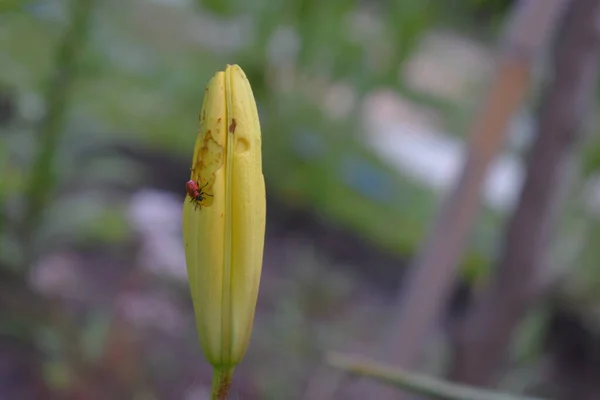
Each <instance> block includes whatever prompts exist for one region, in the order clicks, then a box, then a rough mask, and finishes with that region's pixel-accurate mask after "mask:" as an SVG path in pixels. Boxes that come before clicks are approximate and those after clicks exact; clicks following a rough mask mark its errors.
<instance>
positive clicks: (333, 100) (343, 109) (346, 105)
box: [323, 83, 356, 121]
mask: <svg viewBox="0 0 600 400" xmlns="http://www.w3.org/2000/svg"><path fill="white" fill-rule="evenodd" d="M323 103H324V104H323V106H324V107H325V110H326V113H327V115H329V117H331V118H332V119H334V120H338V121H339V120H344V119H346V118H348V117H349V116H350V113H352V111H354V108H355V106H356V92H355V91H354V89H353V88H352V86H351V85H349V84H345V83H338V84H335V85H332V86H329V87H328V89H327V91H326V92H325V97H324V99H323Z"/></svg>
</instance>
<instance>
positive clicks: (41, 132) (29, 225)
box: [22, 0, 94, 247]
mask: <svg viewBox="0 0 600 400" xmlns="http://www.w3.org/2000/svg"><path fill="white" fill-rule="evenodd" d="M93 3H94V0H72V1H71V12H70V15H71V17H70V24H69V25H70V26H68V27H67V29H66V33H65V36H64V39H63V40H62V42H61V43H60V44H59V45H58V48H57V51H56V56H55V59H56V62H55V66H56V68H55V71H56V72H55V75H54V76H53V77H52V78H51V80H50V82H49V83H48V86H47V87H46V90H45V94H44V103H45V104H46V107H47V108H46V112H45V114H44V117H43V118H42V119H41V121H40V124H39V129H38V132H37V133H38V141H39V145H38V151H37V154H36V156H35V159H34V161H33V166H32V169H31V175H30V178H29V181H28V182H27V187H26V190H25V196H26V199H27V208H26V211H25V214H24V221H23V222H24V223H23V225H22V226H23V233H24V235H25V236H26V240H25V245H26V246H27V247H29V246H28V245H29V243H28V242H29V241H30V240H31V239H30V238H29V236H30V235H31V234H32V232H34V231H35V229H36V227H37V226H38V224H39V220H40V218H41V216H42V211H43V209H44V207H45V206H46V204H47V203H48V200H49V198H50V196H52V192H53V188H54V186H55V181H56V176H55V171H54V160H55V156H56V149H57V148H58V143H59V141H60V137H61V134H62V133H63V131H64V125H65V118H66V115H67V111H68V100H69V95H70V92H71V86H72V84H73V81H74V80H75V75H76V70H77V65H76V64H77V55H78V53H79V52H80V51H81V48H82V47H83V45H84V42H85V40H86V37H87V33H88V31H89V26H90V19H91V14H92V8H93V7H92V5H93Z"/></svg>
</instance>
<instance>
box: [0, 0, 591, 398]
mask: <svg viewBox="0 0 600 400" xmlns="http://www.w3.org/2000/svg"><path fill="white" fill-rule="evenodd" d="M512 3H513V2H512V1H500V0H498V1H494V0H489V1H486V0H462V1H459V0H451V1H443V2H441V1H429V0H405V1H390V0H367V1H360V2H359V1H351V0H329V1H323V2H317V1H313V0H290V1H283V0H276V1H265V0H252V1H243V0H210V1H194V0H171V1H168V0H147V1H142V0H121V1H116V0H103V1H99V0H98V1H92V0H82V1H66V0H62V1H61V0H48V1H25V0H4V1H0V140H1V142H0V206H1V207H0V213H1V214H0V267H1V269H0V270H1V272H0V277H1V278H0V282H2V287H1V288H0V293H1V294H0V296H1V297H0V312H1V314H0V358H2V359H3V360H5V362H4V361H3V362H2V363H0V398H2V399H5V398H6V399H46V398H69V399H121V398H123V399H134V398H135V399H138V398H139V399H152V398H155V399H167V398H168V399H202V398H206V397H205V396H206V391H207V390H208V387H209V383H210V374H209V372H210V369H209V368H208V366H207V365H205V362H204V360H203V358H202V355H201V353H200V349H199V345H198V343H197V338H196V332H195V328H194V324H193V320H192V318H193V313H192V312H191V301H190V298H189V291H188V290H189V289H188V287H187V282H186V275H185V265H184V264H183V258H182V257H183V256H182V251H181V250H182V249H181V243H180V242H181V238H180V236H181V232H180V218H181V216H180V207H181V204H182V202H183V200H184V195H185V192H184V185H185V182H186V180H187V179H189V178H188V175H189V163H190V160H191V156H192V150H193V145H194V142H195V140H196V133H197V130H198V116H197V114H198V112H199V109H200V106H201V102H202V98H203V95H204V87H205V85H206V82H207V81H208V79H209V78H210V77H211V76H212V75H213V74H214V72H215V71H217V70H219V69H223V68H224V66H225V64H227V63H229V64H234V63H235V64H239V65H240V66H241V67H242V68H243V69H244V71H245V72H246V74H247V76H248V78H249V80H250V82H251V84H252V88H253V90H254V94H255V97H256V100H257V103H258V107H259V112H260V117H261V126H262V131H263V146H264V147H263V157H264V161H263V162H264V166H263V168H264V173H265V179H266V183H267V196H268V225H267V243H266V249H265V251H266V252H265V265H264V278H263V281H262V282H263V283H262V286H261V293H260V299H259V308H258V311H257V317H256V318H257V319H256V323H255V331H254V334H253V340H252V342H251V345H250V349H249V353H248V356H247V358H246V359H245V360H244V362H243V363H242V364H241V365H240V367H239V368H238V372H236V376H235V378H234V386H233V393H234V397H233V398H240V399H300V398H310V397H307V396H308V395H307V393H309V392H310V388H311V387H312V384H313V381H314V379H315V374H318V371H319V368H320V367H319V366H320V365H321V358H322V352H323V351H324V350H329V349H342V350H343V349H349V348H361V349H368V348H369V347H370V346H373V345H374V341H376V340H377V335H378V334H379V331H380V330H381V329H382V328H381V327H382V325H381V324H382V323H383V322H384V321H386V318H387V317H386V315H387V314H388V313H389V312H390V309H392V308H393V305H394V303H393V299H394V295H395V292H396V289H397V287H398V284H399V282H400V279H401V277H402V272H403V270H404V266H405V265H406V263H407V261H408V260H410V258H411V257H412V256H413V255H414V254H415V252H416V251H417V250H418V248H419V246H420V244H421V242H422V240H423V239H424V236H425V234H426V232H427V229H428V228H429V227H430V226H431V223H432V221H433V218H434V216H435V215H436V210H437V207H438V206H439V203H440V199H441V198H440V193H441V192H440V191H439V190H434V188H432V186H431V185H430V184H428V183H427V179H422V180H419V179H415V178H414V175H413V176H411V175H410V174H407V173H403V172H402V171H401V170H399V168H398V167H397V166H396V165H394V164H393V163H390V161H389V159H388V158H386V157H384V156H382V154H381V153H380V152H379V151H377V148H376V147H373V146H372V145H369V141H370V137H371V136H372V135H373V132H372V131H373V130H374V129H375V128H374V126H377V124H374V123H370V122H369V121H373V120H376V121H377V122H379V123H380V124H382V125H384V126H385V125H390V126H391V125H392V124H396V123H397V124H402V123H403V122H405V121H404V120H403V118H404V119H407V120H409V122H410V123H409V124H408V125H402V126H404V128H403V129H410V127H411V126H414V124H417V128H416V129H417V130H423V129H428V127H431V126H433V127H435V128H434V130H436V131H437V132H443V133H444V134H443V136H444V137H446V138H449V140H452V141H454V142H453V143H457V144H458V145H459V146H460V145H462V144H461V143H463V141H464V137H465V135H466V130H467V128H468V126H469V123H470V121H471V120H472V118H473V116H474V113H475V111H476V107H477V106H478V104H479V103H480V102H481V99H482V96H483V95H484V94H485V88H486V85H487V82H488V80H489V77H490V71H491V70H492V68H490V66H492V67H493V62H494V52H495V51H496V42H497V39H498V35H499V33H500V29H501V28H502V26H503V23H504V22H505V20H506V16H507V12H508V10H509V9H510V6H511V5H512ZM470 54H475V55H477V57H475V56H473V57H472V58H473V60H471V59H470V58H469V57H470V56H469V55H470ZM451 57H455V58H457V59H459V60H462V61H464V62H465V63H467V64H465V65H467V66H468V68H467V67H460V65H462V64H459V67H455V69H458V70H459V72H460V70H461V68H462V69H464V70H463V71H462V72H463V75H453V74H455V73H456V72H455V71H449V70H446V69H444V68H445V67H446V66H447V65H450V64H451V62H450V61H451V60H450V58H451ZM475 58H478V59H481V60H483V61H481V60H480V62H478V61H477V60H475ZM465 60H466V61H465ZM468 61H472V63H468ZM448 68H451V67H450V66H449V67H448ZM469 68H472V69H469ZM469 71H476V74H474V76H464V75H469ZM427 73H429V74H432V76H437V75H440V74H442V75H443V74H447V75H446V77H445V78H441V79H440V78H435V77H434V78H431V79H430V78H429V77H428V75H427ZM436 74H437V75H436ZM478 74H479V75H478ZM471 78H472V79H471ZM461 79H462V80H464V81H465V82H466V83H463V82H462V81H461ZM436 82H437V84H436ZM440 82H441V83H444V84H446V83H447V84H448V85H450V86H449V87H447V86H444V85H440V84H439V83H440ZM452 84H454V86H452ZM381 93H384V95H382V94H381ZM532 97H535V96H532ZM369 99H370V100H371V101H370V102H369V101H368V100H369ZM369 105H370V106H369ZM386 107H388V108H389V109H390V110H392V111H390V112H388V113H387V114H386V113H385V112H383V111H381V110H383V109H386ZM398 110H401V111H404V112H405V114H406V115H407V116H406V115H405V117H403V116H402V115H400V116H397V118H390V119H389V120H385V119H382V118H383V117H385V116H386V115H390V114H398V112H397V111H398ZM380 111H381V112H380ZM379 112H380V113H379ZM418 113H423V114H424V115H425V117H422V118H421V119H418V118H417V120H411V118H412V117H414V116H415V115H416V114H418ZM400 114H401V113H400ZM523 114H524V115H525V117H523V118H522V120H523V121H525V122H524V124H525V127H521V128H519V127H517V128H515V131H516V133H515V135H516V136H517V137H519V130H522V131H523V132H525V133H524V134H526V132H527V131H528V130H529V129H531V128H530V127H528V125H527V124H528V122H527V121H528V119H527V118H528V117H529V118H531V117H530V116H529V114H528V111H527V110H524V111H523ZM423 119H424V120H425V122H422V121H423ZM415 121H416V122H415ZM420 123H421V125H418V124H420ZM411 124H413V125H411ZM423 126H424V127H425V128H423ZM589 149H591V150H589ZM509 152H510V154H512V156H514V157H516V158H517V159H518V158H519V157H521V153H522V146H521V147H520V146H519V145H511V149H510V151H509ZM598 154H600V151H598V149H597V146H596V148H595V147H593V146H590V147H589V148H588V150H586V153H585V154H584V162H585V166H586V174H587V175H586V176H589V175H591V174H593V173H594V171H595V170H596V164H597V161H596V160H598V159H600V158H599V156H598ZM441 168H442V169H443V167H441ZM581 202H582V201H581V200H579V199H573V201H571V202H570V204H569V206H570V213H569V214H568V216H567V217H566V218H565V221H564V224H563V225H561V227H562V228H561V229H562V230H563V231H565V233H564V234H565V235H566V237H568V238H570V239H569V240H571V241H570V242H569V243H573V246H574V247H575V248H576V250H572V249H571V247H573V246H571V247H569V248H568V249H567V250H569V251H571V252H572V253H569V254H574V255H573V256H570V258H568V257H567V256H565V257H567V258H568V260H569V262H566V263H565V264H566V265H567V268H570V269H569V271H570V274H571V275H572V277H573V279H572V281H573V282H574V284H573V285H574V289H572V291H573V293H575V295H574V296H573V297H574V298H577V299H578V300H581V302H582V303H584V304H585V307H591V306H590V305H589V304H593V305H597V304H598V303H597V300H598V299H597V297H598V296H597V294H595V293H597V292H595V291H594V288H595V287H596V285H594V284H593V283H592V282H595V281H597V280H598V276H599V275H598V273H597V272H594V271H593V272H590V270H591V269H593V266H595V265H597V262H598V251H597V249H593V248H590V246H586V244H587V243H588V242H589V241H593V240H596V238H597V237H598V234H597V231H598V224H597V222H594V220H593V219H590V218H589V215H588V214H587V212H588V211H586V210H587V209H584V207H583V206H582V205H581ZM505 216H506V215H505V212H503V211H502V209H498V208H497V207H493V206H490V205H489V204H487V203H486V205H485V207H484V210H483V211H482V215H481V218H479V220H478V223H477V226H476V227H475V232H474V234H473V235H472V240H471V243H470V245H469V250H468V254H467V256H466V258H465V260H464V263H463V267H462V269H461V274H460V276H458V277H457V290H456V296H455V299H454V300H455V301H454V302H453V303H452V304H449V305H448V307H449V309H450V310H452V309H455V308H457V307H459V308H460V294H461V293H462V292H463V291H464V290H467V292H468V291H469V289H467V288H468V287H469V286H470V285H473V284H475V285H476V284H477V283H478V282H480V281H481V280H482V279H483V280H485V277H486V276H487V275H488V270H489V267H490V262H491V260H492V259H493V258H494V256H495V253H496V251H497V246H498V240H499V235H500V234H501V228H502V222H503V221H504V217H505ZM563 228H564V229H563ZM449 234H451V233H450V232H449ZM592 247H593V246H592ZM577 249H579V250H577ZM582 249H583V250H582ZM573 260H578V261H573ZM581 260H583V261H581ZM573 264H576V267H577V268H575V267H573V268H571V265H573ZM571 275H570V276H571ZM569 282H571V281H569ZM590 293H591V294H590ZM577 307H583V306H580V304H579V303H578V305H577ZM577 307H576V308H577ZM451 312H452V311H450V313H451ZM547 313H548V312H547V310H546V311H544V312H540V313H537V314H536V317H535V318H534V319H532V321H534V322H530V323H529V322H528V325H527V327H526V328H524V333H523V335H522V336H523V338H524V339H523V343H524V344H523V346H522V347H523V348H522V349H521V348H519V350H518V351H517V353H518V357H517V359H519V360H521V361H520V362H521V364H519V365H518V366H520V367H523V368H521V369H520V368H515V371H516V372H515V374H514V376H512V375H511V377H510V379H508V380H507V382H508V383H507V385H508V387H510V388H511V389H515V388H516V389H515V390H520V388H522V387H523V385H525V384H524V383H523V382H527V383H528V384H529V383H531V381H535V379H536V378H535V377H532V374H533V375H535V374H536V373H537V372H536V371H538V369H536V368H538V367H539V363H540V362H541V360H542V359H543V354H544V353H543V350H542V349H541V348H540V343H541V340H542V339H541V336H542V335H543V334H544V329H545V328H544V327H545V325H544V323H543V321H544V318H545V316H547ZM540 321H542V322H540ZM431 353H432V354H431V355H430V357H429V358H428V359H429V360H430V361H431V365H432V367H431V370H432V371H437V370H439V368H440V361H439V360H440V358H441V357H442V355H440V354H443V351H438V349H437V348H436V349H432V351H431ZM532 371H533V372H532ZM3 374H4V376H2V375H3ZM9 376H10V378H8V377H9ZM5 377H7V378H5ZM19 382H20V383H19Z"/></svg>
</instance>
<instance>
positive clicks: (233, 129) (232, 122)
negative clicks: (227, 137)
mask: <svg viewBox="0 0 600 400" xmlns="http://www.w3.org/2000/svg"><path fill="white" fill-rule="evenodd" d="M235 126H236V123H235V118H232V119H231V125H229V133H234V132H235Z"/></svg>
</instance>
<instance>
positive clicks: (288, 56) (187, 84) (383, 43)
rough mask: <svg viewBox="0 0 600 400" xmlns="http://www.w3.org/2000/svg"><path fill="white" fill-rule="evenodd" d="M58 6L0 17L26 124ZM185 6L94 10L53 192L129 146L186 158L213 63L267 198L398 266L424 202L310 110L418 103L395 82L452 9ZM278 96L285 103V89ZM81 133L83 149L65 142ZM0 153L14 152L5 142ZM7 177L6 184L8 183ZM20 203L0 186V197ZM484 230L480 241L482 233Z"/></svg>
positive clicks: (61, 21)
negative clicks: (112, 146)
mask: <svg viewBox="0 0 600 400" xmlns="http://www.w3.org/2000/svg"><path fill="white" fill-rule="evenodd" d="M64 4H65V2H64V1H59V0H55V1H50V2H36V1H32V2H21V3H20V7H16V6H15V7H13V11H12V12H11V13H8V14H3V15H2V20H3V21H2V22H3V23H2V24H1V27H0V30H1V31H2V32H0V33H2V35H1V37H2V38H4V39H3V40H2V39H0V45H1V47H0V48H2V52H3V53H4V54H6V55H7V57H2V60H1V61H0V68H2V71H3V74H2V75H1V76H0V85H4V86H6V87H9V88H10V89H11V91H14V92H15V93H16V94H17V96H16V97H17V99H18V100H21V99H22V101H20V102H19V103H20V104H19V106H20V107H25V108H26V107H28V106H29V107H30V108H31V112H32V113H33V115H31V118H33V119H35V118H37V117H36V115H39V111H36V109H39V107H45V105H43V97H42V93H43V87H44V82H45V81H46V79H47V77H48V76H50V75H51V71H52V70H53V68H55V66H54V65H53V64H52V63H53V57H52V51H53V49H54V44H55V43H57V40H58V39H59V37H60V35H61V30H63V29H64V26H65V23H66V16H65V7H64ZM194 4H195V6H193V7H190V6H189V4H187V3H186V2H173V3H172V4H167V3H162V2H158V1H153V2H147V3H140V2H137V1H130V2H117V1H106V2H100V3H99V4H98V6H97V7H96V9H95V16H94V21H93V27H92V33H91V35H90V41H89V45H88V46H86V47H85V49H84V52H83V54H82V58H81V60H80V62H79V64H78V71H77V74H78V78H77V80H76V81H75V82H74V86H73V89H72V93H71V96H72V101H71V102H70V103H69V117H68V119H67V125H66V129H67V132H66V133H65V137H66V139H65V140H64V141H62V143H61V145H62V146H63V151H62V152H61V158H60V164H59V165H58V166H57V167H58V168H59V169H60V171H59V173H60V176H61V177H62V178H63V179H62V181H61V182H60V184H61V185H62V186H64V185H66V184H68V181H65V180H67V179H68V180H70V181H71V182H82V183H83V186H84V187H85V180H86V179H85V178H84V176H86V175H87V174H88V173H89V169H87V168H85V165H84V166H82V167H84V170H83V171H77V172H76V173H74V171H73V170H72V169H71V166H72V162H70V161H68V160H69V159H74V160H77V159H78V158H77V157H76V156H74V155H73V154H77V153H80V152H81V151H85V150H86V149H88V148H90V147H93V146H102V145H105V144H106V143H110V142H115V141H116V142H118V141H123V140H125V141H128V142H131V141H134V142H137V143H139V146H142V147H151V148H155V149H156V150H157V151H160V152H169V153H171V154H174V155H180V156H181V157H187V156H188V154H187V153H188V151H189V149H190V148H192V144H193V140H194V137H193V136H194V135H190V132H196V130H197V119H196V114H197V111H198V110H197V108H198V107H199V104H200V103H201V97H202V94H203V90H202V88H203V87H204V85H205V83H206V80H207V79H208V77H209V76H210V74H211V73H212V72H213V71H214V70H216V69H218V68H221V67H222V65H223V64H224V63H226V62H230V63H233V62H235V63H239V64H240V65H242V66H243V68H244V69H245V70H246V71H247V73H248V75H249V78H250V80H251V81H252V84H253V88H254V90H255V95H256V97H257V101H258V103H259V108H260V112H261V116H262V124H263V131H264V146H265V149H264V154H265V156H264V157H265V161H264V162H265V174H266V178H267V180H268V186H269V194H270V195H273V196H277V197H280V198H283V199H285V201H286V202H288V203H289V204H290V205H294V204H295V205H296V206H298V207H309V208H311V209H314V210H318V212H319V214H322V215H324V216H326V217H327V218H328V219H331V220H332V221H335V222H336V223H337V224H339V225H340V226H342V227H345V228H347V229H350V230H353V231H355V232H357V233H358V234H359V235H360V236H362V237H363V238H365V240H367V241H369V242H372V243H373V244H374V245H376V246H383V248H388V249H392V250H393V251H396V252H399V253H400V254H403V255H407V256H408V255H410V254H412V253H413V252H414V251H415V246H416V245H417V243H419V242H420V240H421V239H422V237H423V234H424V230H425V228H426V226H427V222H428V220H429V219H430V218H431V216H432V215H433V212H434V210H435V207H436V200H435V196H433V195H432V194H430V193H429V192H428V191H427V190H424V189H421V188H419V187H418V186H417V185H416V184H415V183H413V182H412V181H408V180H407V179H406V178H403V177H401V176H399V175H398V174H397V172H395V171H394V170H393V169H392V168H391V167H389V166H387V165H385V164H384V163H382V162H381V161H380V160H379V159H378V158H377V157H376V156H375V155H374V154H371V153H370V152H369V150H367V149H365V147H364V145H363V144H362V142H361V140H360V139H358V138H359V137H360V134H361V133H362V132H361V129H360V121H359V119H358V116H357V113H356V112H351V113H350V114H347V117H346V118H345V119H343V120H339V119H338V120H333V119H331V117H329V116H328V115H327V112H326V109H325V108H324V104H323V99H324V97H325V96H326V94H327V85H330V84H336V83H343V84H346V85H350V87H352V88H354V89H353V90H354V91H355V94H354V95H355V96H357V97H356V98H357V99H358V100H360V99H361V98H362V96H363V95H364V94H366V93H367V92H369V91H371V90H372V89H373V88H377V87H382V86H391V87H396V88H397V89H398V90H400V91H401V93H405V94H406V95H407V96H412V98H415V95H416V97H417V100H418V97H419V95H418V94H415V93H410V90H407V89H403V87H404V85H403V83H402V81H400V80H399V79H398V71H399V69H400V68H401V67H402V65H403V62H404V60H406V59H407V57H408V56H409V55H410V54H411V52H412V51H413V49H414V48H415V46H416V45H417V44H418V39H419V37H420V36H421V35H422V34H423V33H424V32H426V31H428V29H429V28H431V27H433V26H434V25H436V26H438V25H440V24H451V23H452V17H451V15H452V14H451V13H450V12H449V11H450V9H451V8H452V7H450V6H448V5H443V4H442V3H439V2H434V1H405V2H372V3H366V4H361V3H359V2H355V1H350V0H332V1H328V2H325V3H318V2H311V1H293V2H287V1H276V2H264V1H253V2H243V1H224V2H221V1H219V2H213V1H207V2H197V3H194ZM469 7H471V6H469ZM469 7H467V9H466V10H465V11H466V12H471V11H473V12H477V10H478V7H479V8H481V7H483V5H481V4H474V5H473V7H474V8H472V9H470V8H469ZM190 11H193V12H190ZM155 21H160V24H156V23H155ZM9 38H18V40H11V39H9ZM282 85H283V86H282ZM290 85H291V87H292V88H293V89H292V90H290V89H285V88H286V87H290ZM66 89H67V88H65V90H66ZM425 101H428V100H425ZM434 101H435V100H434ZM23 103H25V104H23ZM436 103H437V105H438V106H439V107H444V106H445V105H444V104H445V103H443V102H442V103H441V104H440V101H436ZM357 107H358V106H357V104H355V105H354V106H353V109H354V110H356V108H357ZM447 107H449V108H447V110H448V112H450V113H453V112H455V111H456V107H454V106H451V105H450V104H448V106H447ZM453 110H455V111H453ZM25 111H27V110H25ZM82 131H84V132H85V137H86V140H85V142H87V143H85V142H83V143H82V142H81V139H77V137H81V133H80V132H82ZM71 132H72V133H71ZM33 134H34V133H33V131H30V139H29V140H34V139H33V137H31V135H33ZM8 142H9V144H10V143H11V142H12V146H11V147H12V148H18V147H20V145H19V144H18V139H17V138H16V137H11V138H9V141H8ZM309 142H312V143H313V144H312V145H311V144H310V143H309ZM315 143H316V144H315ZM80 146H81V147H80ZM311 146H312V147H311ZM28 149H29V147H28V148H26V150H28ZM62 155H65V156H66V158H65V157H62ZM38 170H40V169H39V168H38ZM41 170H43V171H44V172H43V173H44V174H46V173H47V169H45V168H43V169H41ZM23 172H24V171H21V173H23ZM18 175H19V171H18V170H17V171H15V173H14V174H12V177H16V176H18ZM125 178H126V176H120V177H118V179H125ZM7 184H10V181H9V182H7ZM13 184H14V185H17V186H18V185H19V179H15V180H14V181H13ZM21 190H22V188H18V187H16V186H11V187H8V188H7V190H6V192H7V193H11V194H15V193H19V192H20V191H21ZM29 196H31V192H30V194H29ZM56 196H58V197H57V198H60V196H61V192H60V190H59V191H57V194H56ZM34 199H38V197H36V196H34ZM34 208H35V207H34ZM38 208H39V207H38ZM407 210H410V211H409V212H407ZM98 218H103V217H102V216H100V215H98ZM65 222H69V221H65ZM73 223H75V226H77V225H82V224H80V223H77V222H76V221H73ZM86 223H89V221H87V222H86ZM486 224H487V223H484V224H483V225H482V228H481V229H483V231H481V232H484V231H485V232H489V231H490V229H489V228H485V226H487V225H486ZM64 229H65V228H62V230H64ZM475 236H479V235H475ZM47 237H48V238H52V237H53V235H52V234H51V233H50V234H49V235H48V236H47ZM60 237H61V236H60V235H59V236H56V238H60ZM487 237H488V238H489V240H487V243H492V242H493V238H491V237H489V236H487ZM48 245H50V246H51V244H48ZM477 248H478V250H475V253H473V254H471V255H470V256H469V258H468V261H467V264H468V265H480V266H481V265H482V264H481V261H482V260H483V259H484V258H485V257H484V255H485V254H487V248H486V246H485V245H484V248H481V247H480V246H479V245H478V246H477ZM476 269H477V268H475V269H471V270H473V271H474V270H476Z"/></svg>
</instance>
